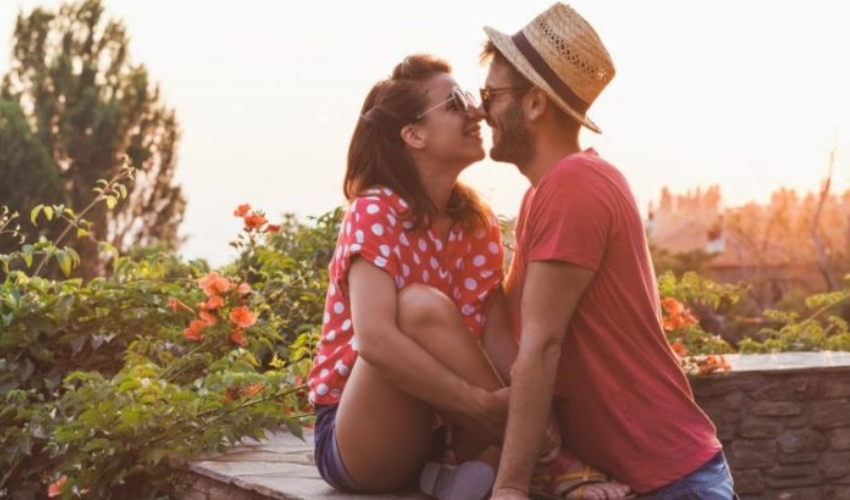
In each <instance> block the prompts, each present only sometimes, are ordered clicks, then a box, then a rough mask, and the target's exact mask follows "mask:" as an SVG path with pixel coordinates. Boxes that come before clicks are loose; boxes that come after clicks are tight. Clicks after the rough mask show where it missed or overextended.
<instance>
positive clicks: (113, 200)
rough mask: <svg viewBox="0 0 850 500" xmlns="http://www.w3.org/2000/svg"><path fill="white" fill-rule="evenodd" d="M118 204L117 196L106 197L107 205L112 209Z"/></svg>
mask: <svg viewBox="0 0 850 500" xmlns="http://www.w3.org/2000/svg"><path fill="white" fill-rule="evenodd" d="M117 204H118V199H117V198H115V197H114V196H107V197H106V206H107V207H108V208H109V209H110V210H112V209H113V208H115V205H117Z"/></svg>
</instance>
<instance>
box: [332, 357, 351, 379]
mask: <svg viewBox="0 0 850 500" xmlns="http://www.w3.org/2000/svg"><path fill="white" fill-rule="evenodd" d="M334 369H335V370H336V372H337V373H339V374H340V375H342V376H343V377H347V376H348V374H349V373H351V369H350V368H349V367H347V366H345V363H343V362H342V360H339V361H337V362H336V366H334Z"/></svg>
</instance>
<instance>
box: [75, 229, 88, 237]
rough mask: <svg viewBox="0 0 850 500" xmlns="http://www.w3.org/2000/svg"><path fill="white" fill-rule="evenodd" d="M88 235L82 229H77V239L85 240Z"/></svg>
mask: <svg viewBox="0 0 850 500" xmlns="http://www.w3.org/2000/svg"><path fill="white" fill-rule="evenodd" d="M88 235H89V232H88V231H86V230H85V229H83V228H79V229H77V238H85V237H86V236H88Z"/></svg>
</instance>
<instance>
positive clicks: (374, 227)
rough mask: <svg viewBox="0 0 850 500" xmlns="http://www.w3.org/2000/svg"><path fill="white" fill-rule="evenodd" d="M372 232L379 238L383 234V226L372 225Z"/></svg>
mask: <svg viewBox="0 0 850 500" xmlns="http://www.w3.org/2000/svg"><path fill="white" fill-rule="evenodd" d="M372 232H373V233H374V234H375V236H381V235H382V234H384V226H382V225H380V224H378V223H377V222H376V223H374V224H372Z"/></svg>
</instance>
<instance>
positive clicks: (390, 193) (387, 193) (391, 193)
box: [381, 188, 393, 196]
mask: <svg viewBox="0 0 850 500" xmlns="http://www.w3.org/2000/svg"><path fill="white" fill-rule="evenodd" d="M381 191H383V192H384V194H385V195H387V196H392V195H393V192H392V191H390V188H383V189H381Z"/></svg>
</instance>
